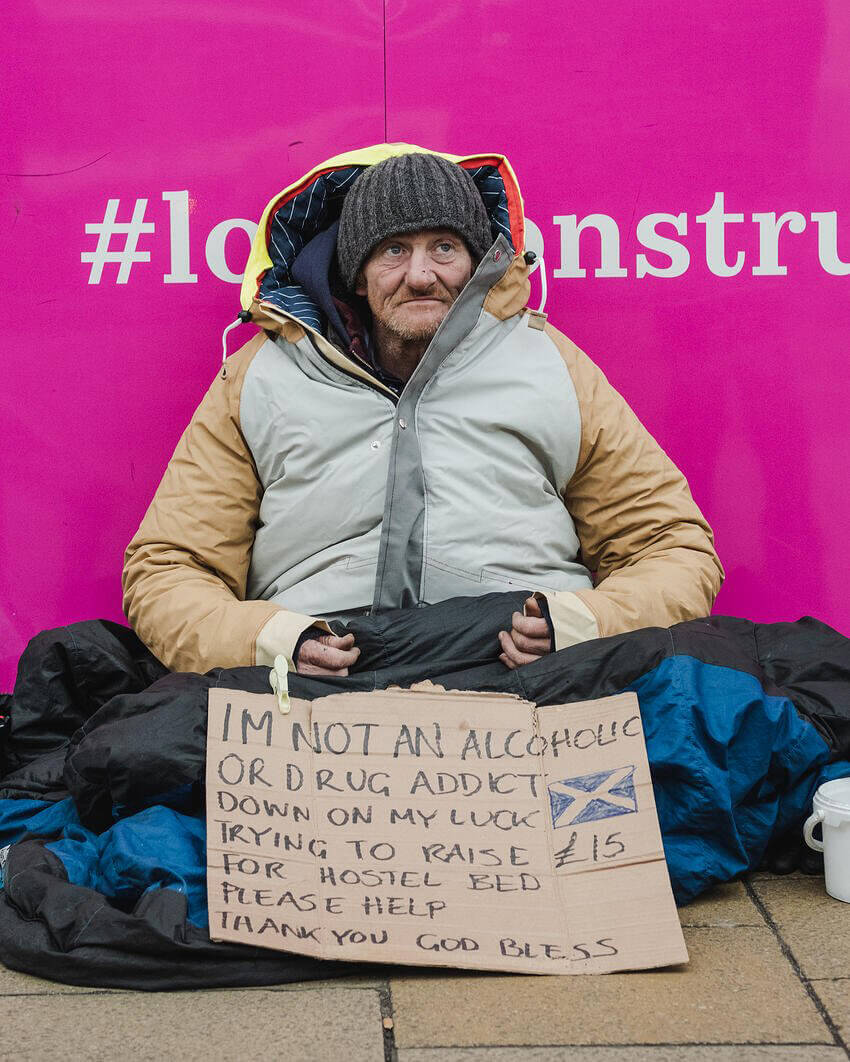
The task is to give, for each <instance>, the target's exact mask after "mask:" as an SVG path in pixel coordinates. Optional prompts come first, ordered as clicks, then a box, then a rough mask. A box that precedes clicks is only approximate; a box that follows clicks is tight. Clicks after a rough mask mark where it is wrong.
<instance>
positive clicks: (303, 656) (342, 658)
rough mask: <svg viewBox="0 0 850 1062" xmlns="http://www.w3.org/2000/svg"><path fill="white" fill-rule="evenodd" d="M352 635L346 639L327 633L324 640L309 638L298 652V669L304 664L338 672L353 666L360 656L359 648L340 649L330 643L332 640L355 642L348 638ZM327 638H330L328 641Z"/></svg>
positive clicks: (350, 643) (349, 643)
mask: <svg viewBox="0 0 850 1062" xmlns="http://www.w3.org/2000/svg"><path fill="white" fill-rule="evenodd" d="M349 637H352V636H350V635H347V636H346V638H345V639H343V638H337V637H335V636H334V635H325V636H323V638H322V640H316V639H314V638H308V639H307V641H306V642H303V643H302V645H301V650H300V652H299V653H298V670H299V671H301V668H302V666H307V665H312V666H313V667H320V668H322V669H323V671H326V672H327V671H330V672H338V671H342V670H343V669H344V668H349V667H352V666H353V665H354V664H355V662H356V661H357V658H358V657H359V656H360V650H359V649H358V648H356V647H355V648H353V649H340V648H337V646H335V645H332V644H329V641H330V640H333V641H334V642H337V643H339V642H343V641H344V642H345V644H346V645H352V644H353V637H352V641H351V642H349V641H348V640H347V639H348V638H349ZM325 639H328V641H326V640H325Z"/></svg>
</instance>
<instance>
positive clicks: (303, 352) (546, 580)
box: [124, 144, 722, 675]
mask: <svg viewBox="0 0 850 1062" xmlns="http://www.w3.org/2000/svg"><path fill="white" fill-rule="evenodd" d="M522 252H523V207H522V199H521V197H520V193H519V189H518V187H517V183H516V179H515V177H514V174H513V172H512V170H511V168H510V166H509V164H508V162H507V160H506V159H504V158H503V157H502V156H498V155H488V156H473V157H466V158H456V157H454V156H444V155H439V154H435V153H432V152H429V151H424V150H422V149H419V148H412V147H410V146H408V145H400V144H393V145H380V146H378V147H374V148H369V149H365V150H361V151H355V152H351V153H349V154H346V155H341V156H338V157H337V158H335V159H332V160H330V161H329V162H327V163H324V164H322V165H320V166H318V167H317V168H316V169H314V170H313V171H311V172H310V173H309V174H308V175H307V176H306V177H304V178H303V179H302V180H301V181H299V182H297V183H296V184H295V185H292V186H291V187H290V188H288V189H287V190H286V191H284V192H282V193H281V194H280V195H279V196H277V197H276V198H275V199H274V200H273V201H272V202H271V203H270V204H269V206H268V207H267V209H266V211H265V213H264V215H263V217H262V219H261V222H260V226H259V229H258V232H257V236H256V239H255V242H254V246H253V249H252V252H251V256H250V259H249V262H248V266H247V269H246V273H245V279H244V284H243V289H242V302H243V307H244V310H245V311H246V312H244V313H243V319H248V318H250V319H251V320H252V321H254V322H255V323H256V324H257V325H259V326H260V328H261V329H262V331H260V332H259V333H258V334H257V335H256V336H255V337H254V338H253V339H252V340H251V341H250V342H248V343H247V344H246V345H245V346H244V347H242V349H241V350H239V351H238V353H236V354H235V355H233V356H232V357H231V358H229V359H228V360H227V362H226V363H225V365H224V367H223V368H222V370H221V372H220V374H219V375H218V376H217V378H216V379H215V381H214V382H213V384H212V386H211V387H210V389H209V391H208V392H207V394H206V396H205V397H204V399H203V401H202V402H201V404H200V406H199V407H198V409H197V411H196V412H195V415H194V416H193V418H192V421H191V423H190V424H189V426H188V428H187V429H186V431H185V433H184V434H183V437H182V438H181V440H180V442H179V444H178V446H177V449H176V451H175V453H174V456H173V457H172V459H171V461H170V463H169V465H168V467H167V469H166V471H165V475H164V477H163V479H162V482H161V484H160V486H159V488H158V490H157V492H156V495H155V497H154V499H153V501H152V503H151V505H150V508H149V509H148V512H147V514H146V515H145V517H144V520H143V522H142V525H141V527H140V528H139V531H138V532H137V534H136V535H135V537H134V539H133V541H132V542H131V543H130V545H129V547H128V550H127V555H126V563H125V568H124V604H125V609H126V612H127V616H128V618H129V620H130V622H131V624H132V625H133V627H134V628H135V630H136V631H137V633H138V634H139V636H140V637H141V638H142V640H143V641H144V642H145V643H146V644H147V645H148V646H149V647H150V649H151V650H152V651H153V652H154V654H155V655H156V656H157V657H158V658H159V659H160V660H161V661H163V662H164V663H165V664H166V665H167V666H168V667H170V668H172V669H173V670H180V671H201V672H203V671H207V670H209V669H211V668H213V667H214V666H225V667H230V666H239V665H251V664H262V665H271V664H272V662H273V660H274V659H275V657H276V656H277V655H278V654H283V655H285V656H286V657H287V658H288V659H289V661H290V662H291V663H294V666H295V667H296V668H297V670H298V671H299V672H302V673H306V674H330V675H346V674H348V670H349V668H354V669H355V670H356V661H357V657H358V654H359V650H358V647H357V646H356V645H355V644H354V637H353V635H351V634H348V635H346V636H345V637H342V636H338V634H334V633H333V631H332V628H331V627H330V626H329V625H328V622H327V621H329V620H332V619H339V618H343V619H344V618H347V617H351V616H355V615H361V616H362V615H363V614H366V613H369V612H370V611H371V612H372V613H373V614H374V613H380V612H385V611H386V610H390V609H397V608H413V607H417V606H423V605H428V604H432V603H434V602H438V601H442V600H445V599H447V598H452V597H459V596H480V595H483V594H487V593H492V592H493V591H504V592H508V591H516V590H530V591H533V592H535V596H534V597H531V598H529V599H528V600H527V601H526V607H525V614H522V613H520V612H514V614H513V621H512V622H513V626H512V629H511V630H504V631H502V632H500V633H499V635H498V637H499V641H500V644H499V645H498V646H495V645H494V659H495V658H496V657H498V658H499V659H501V661H502V663H503V664H504V665H505V666H506V667H508V668H515V667H517V666H520V665H523V664H525V663H528V662H530V661H532V660H534V659H536V658H538V657H539V656H541V655H543V654H545V653H547V652H550V651H552V650H553V649H563V648H565V647H567V646H570V645H573V644H576V643H578V642H582V641H586V640H588V639H591V638H598V637H605V636H608V635H613V634H619V633H623V632H626V631H630V630H635V629H637V628H642V627H648V626H661V627H667V626H670V625H672V624H674V623H677V622H679V621H681V620H686V619H690V618H694V617H700V616H705V615H707V614H708V613H709V612H710V611H711V606H712V603H713V601H714V598H715V596H716V594H717V591H718V589H719V587H720V583H721V580H722V568H721V566H720V562H719V560H718V558H717V555H716V553H715V551H714V548H713V539H712V533H711V530H710V528H709V526H708V524H707V523H706V521H705V519H704V518H703V516H702V514H701V513H700V511H699V510H698V508H697V506H696V505H695V503H694V501H693V499H692V497H691V494H690V491H689V489H688V486H687V483H686V482H685V479H684V477H683V476H682V474H681V473H680V472H679V470H678V469H677V468H676V467H675V465H674V464H673V463H672V462H671V461H670V460H669V459H668V457H667V456H666V455H665V454H664V452H663V451H662V450H661V448H660V447H659V446H658V445H657V443H656V442H655V441H654V439H653V438H652V437H651V436H650V435H649V433H648V432H647V431H646V430H645V429H644V428H643V426H642V425H641V424H640V422H639V421H638V419H637V417H636V416H635V414H634V413H633V412H632V410H631V409H630V408H629V406H628V405H627V404H626V402H625V401H624V400H623V398H622V397H621V396H620V395H619V394H618V393H617V392H616V391H615V390H614V388H613V387H612V386H611V385H610V384H609V383H608V381H607V380H606V378H605V376H604V375H603V373H602V372H601V371H600V369H598V368H597V366H596V365H594V364H593V363H592V362H591V361H590V360H589V359H588V358H587V357H586V355H584V354H583V353H582V352H581V351H580V350H578V349H577V348H576V347H575V345H574V344H573V343H571V342H570V341H569V340H568V339H567V338H566V337H565V336H563V335H561V333H559V332H558V331H556V330H555V329H554V328H552V326H551V325H549V324H548V323H547V322H546V319H545V316H544V315H543V314H540V313H536V312H532V311H529V310H528V309H527V308H526V305H525V304H526V301H527V299H528V295H529V281H528V275H529V271H530V263H531V262H532V261H533V256H531V255H528V256H525V255H523V253H522ZM337 631H339V628H337Z"/></svg>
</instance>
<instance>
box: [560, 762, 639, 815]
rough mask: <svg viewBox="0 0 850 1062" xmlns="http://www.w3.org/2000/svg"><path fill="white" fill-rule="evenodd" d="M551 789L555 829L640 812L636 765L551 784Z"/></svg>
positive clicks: (565, 779)
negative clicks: (636, 789) (636, 791)
mask: <svg viewBox="0 0 850 1062" xmlns="http://www.w3.org/2000/svg"><path fill="white" fill-rule="evenodd" d="M548 789H549V805H550V807H551V809H552V825H553V826H554V828H555V829H558V828H560V827H561V826H575V825H576V824H577V823H579V822H593V821H594V820H595V819H608V818H611V817H612V816H613V815H630V814H631V813H632V812H635V811H637V809H638V806H637V795H636V793H635V768H634V764H629V766H628V767H616V768H615V769H614V770H613V771H597V772H596V773H595V774H580V775H579V776H578V777H577V778H564V779H563V780H562V781H560V782H550V783H549V786H548Z"/></svg>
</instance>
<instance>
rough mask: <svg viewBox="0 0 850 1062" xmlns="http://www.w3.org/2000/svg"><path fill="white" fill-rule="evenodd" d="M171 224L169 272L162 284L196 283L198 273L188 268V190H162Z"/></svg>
mask: <svg viewBox="0 0 850 1062" xmlns="http://www.w3.org/2000/svg"><path fill="white" fill-rule="evenodd" d="M162 198H163V200H164V201H165V202H166V203H168V218H169V222H170V225H171V272H169V273H166V274H165V276H164V277H163V278H162V280H163V283H164V284H197V282H198V274H197V273H192V272H191V271H190V270H189V192H188V191H187V190H186V189H185V188H184V189H183V191H182V192H163V193H162Z"/></svg>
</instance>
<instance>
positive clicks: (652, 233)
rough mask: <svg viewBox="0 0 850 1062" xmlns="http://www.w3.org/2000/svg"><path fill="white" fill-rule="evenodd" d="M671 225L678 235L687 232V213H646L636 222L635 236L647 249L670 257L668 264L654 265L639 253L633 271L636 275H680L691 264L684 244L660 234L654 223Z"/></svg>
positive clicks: (689, 255)
mask: <svg viewBox="0 0 850 1062" xmlns="http://www.w3.org/2000/svg"><path fill="white" fill-rule="evenodd" d="M661 224H667V225H672V226H673V228H674V229H675V230H676V232H678V234H679V235H680V236H686V235H687V232H688V215H687V214H675V215H674V214H647V215H646V217H643V218H641V219H640V221H639V222H638V227H637V238H638V239H639V240H640V242H641V243H642V244H643V246H644V247H645V248H646V249H647V250H648V251H657V252H658V254H666V255H667V257H668V258H669V259H670V265H669V266H662V267H659V266H654V265H653V264H652V263H651V262H650V261H649V259H648V258H647V257H646V255H645V254H639V255H638V256H637V259H636V265H635V273H636V275H637V276H638V277H645V276H646V275H647V274H649V275H650V276H653V277H680V276H681V275H682V274H683V273H685V272H687V268H688V266H689V265H690V264H691V254H690V251H689V250H688V249H687V247H685V246H684V244H681V243H678V242H677V241H676V240H671V239H670V238H669V237H668V236H662V235H661V233H660V232H658V231H657V230H656V225H661Z"/></svg>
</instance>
